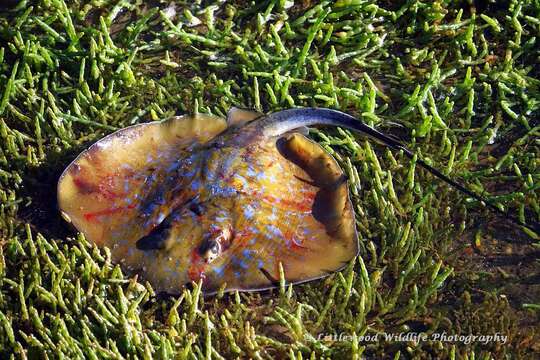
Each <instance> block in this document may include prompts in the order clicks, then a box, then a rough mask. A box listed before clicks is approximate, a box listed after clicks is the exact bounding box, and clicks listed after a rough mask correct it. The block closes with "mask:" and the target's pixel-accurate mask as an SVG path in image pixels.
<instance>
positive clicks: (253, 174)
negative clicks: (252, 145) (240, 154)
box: [246, 166, 257, 176]
mask: <svg viewBox="0 0 540 360" xmlns="http://www.w3.org/2000/svg"><path fill="white" fill-rule="evenodd" d="M246 174H247V176H255V175H257V173H256V172H255V170H253V168H252V167H251V166H250V167H248V169H247V171H246Z"/></svg>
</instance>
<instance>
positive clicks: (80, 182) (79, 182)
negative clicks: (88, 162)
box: [73, 177, 98, 194]
mask: <svg viewBox="0 0 540 360" xmlns="http://www.w3.org/2000/svg"><path fill="white" fill-rule="evenodd" d="M73 183H74V184H75V186H77V188H78V189H79V191H80V192H81V193H83V194H90V193H93V192H96V191H98V188H97V186H96V185H94V184H92V183H90V182H88V181H86V180H84V179H82V178H80V177H77V178H73Z"/></svg>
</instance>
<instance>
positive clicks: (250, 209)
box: [244, 205, 255, 219]
mask: <svg viewBox="0 0 540 360" xmlns="http://www.w3.org/2000/svg"><path fill="white" fill-rule="evenodd" d="M253 215H255V209H253V206H251V205H246V207H245V208H244V216H245V217H246V218H248V219H251V218H252V217H253Z"/></svg>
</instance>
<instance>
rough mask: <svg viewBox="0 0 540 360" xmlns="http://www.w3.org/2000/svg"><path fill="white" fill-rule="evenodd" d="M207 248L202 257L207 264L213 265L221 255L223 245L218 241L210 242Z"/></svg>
mask: <svg viewBox="0 0 540 360" xmlns="http://www.w3.org/2000/svg"><path fill="white" fill-rule="evenodd" d="M205 247H206V249H205V250H204V252H203V254H202V256H203V258H204V259H205V260H206V262H207V263H211V262H212V261H214V260H215V259H217V257H218V256H219V255H220V254H221V244H220V243H219V242H218V241H216V240H209V241H208V242H207V243H206V244H205Z"/></svg>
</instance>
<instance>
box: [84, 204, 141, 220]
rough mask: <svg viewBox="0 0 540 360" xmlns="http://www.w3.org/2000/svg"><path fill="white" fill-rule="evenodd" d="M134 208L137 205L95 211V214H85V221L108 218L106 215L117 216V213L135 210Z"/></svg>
mask: <svg viewBox="0 0 540 360" xmlns="http://www.w3.org/2000/svg"><path fill="white" fill-rule="evenodd" d="M134 207H135V205H133V204H131V205H128V206H122V207H116V208H109V209H105V210H100V211H95V212H89V213H86V214H84V215H83V216H84V219H85V220H86V221H94V220H96V218H97V217H99V216H106V215H112V214H116V213H117V212H120V211H122V210H128V209H133V208H134Z"/></svg>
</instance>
